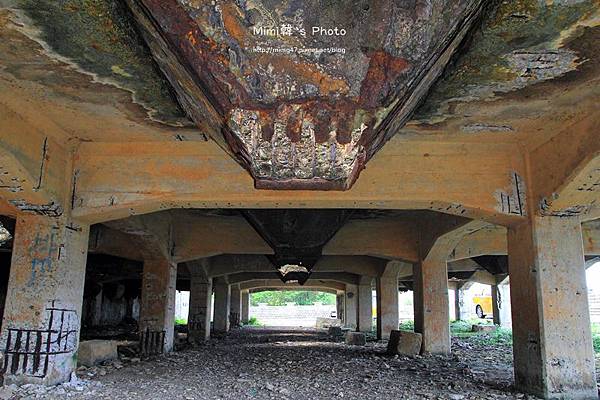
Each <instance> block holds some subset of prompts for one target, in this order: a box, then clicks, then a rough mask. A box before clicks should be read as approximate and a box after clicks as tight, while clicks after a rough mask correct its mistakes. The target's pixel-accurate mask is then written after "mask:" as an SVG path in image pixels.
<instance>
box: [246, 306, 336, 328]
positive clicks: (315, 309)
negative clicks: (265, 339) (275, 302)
mask: <svg viewBox="0 0 600 400" xmlns="http://www.w3.org/2000/svg"><path fill="white" fill-rule="evenodd" d="M334 311H336V305H335V304H314V305H308V306H300V305H296V304H286V305H285V306H269V305H266V304H259V305H258V306H250V316H251V317H256V319H258V322H259V323H261V324H265V325H268V326H303V327H312V328H314V327H315V324H316V322H317V318H331V313H332V312H334Z"/></svg>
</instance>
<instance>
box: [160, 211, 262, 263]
mask: <svg viewBox="0 0 600 400" xmlns="http://www.w3.org/2000/svg"><path fill="white" fill-rule="evenodd" d="M172 215H173V219H174V220H175V221H176V223H175V224H174V226H173V243H174V246H173V258H174V260H175V261H176V262H185V261H191V260H197V259H199V258H205V257H212V256H215V255H219V254H260V255H262V254H273V249H271V247H270V246H269V245H268V244H266V243H265V241H264V240H263V238H261V237H260V235H259V234H258V233H256V231H255V230H254V228H252V227H251V226H250V224H248V222H247V221H246V219H245V218H243V217H240V216H213V215H203V214H198V213H193V212H190V211H185V212H184V213H181V212H179V211H178V210H173V211H172Z"/></svg>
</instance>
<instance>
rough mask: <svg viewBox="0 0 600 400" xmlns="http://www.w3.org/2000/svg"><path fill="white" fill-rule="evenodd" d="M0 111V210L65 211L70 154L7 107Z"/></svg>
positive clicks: (68, 191)
mask: <svg viewBox="0 0 600 400" xmlns="http://www.w3.org/2000/svg"><path fill="white" fill-rule="evenodd" d="M0 109H1V110H2V112H0V127H2V129H0V202H1V203H4V204H3V205H2V207H0V208H1V209H2V210H4V211H6V212H8V213H10V214H15V212H31V213H36V214H44V215H50V216H56V215H60V214H62V213H63V212H64V211H65V210H69V209H70V208H71V204H70V194H71V193H70V188H71V186H72V182H71V174H70V168H71V153H70V152H69V151H67V150H66V149H65V148H63V147H61V146H60V145H59V144H58V143H57V142H56V141H55V140H54V139H53V138H52V137H49V136H47V135H45V134H44V133H43V132H42V131H40V130H38V129H36V128H35V127H34V126H32V125H29V124H27V123H25V122H24V120H23V119H22V118H21V116H20V115H19V113H17V112H15V111H14V110H12V109H11V107H10V106H9V105H8V104H4V103H1V102H0ZM13 216H14V215H13Z"/></svg>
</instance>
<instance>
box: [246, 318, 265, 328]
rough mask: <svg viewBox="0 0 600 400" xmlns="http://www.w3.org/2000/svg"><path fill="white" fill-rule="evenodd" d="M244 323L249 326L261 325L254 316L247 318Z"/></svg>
mask: <svg viewBox="0 0 600 400" xmlns="http://www.w3.org/2000/svg"><path fill="white" fill-rule="evenodd" d="M246 325H249V326H262V325H263V324H261V323H260V322H259V321H258V319H256V317H250V319H248V323H247V324H246Z"/></svg>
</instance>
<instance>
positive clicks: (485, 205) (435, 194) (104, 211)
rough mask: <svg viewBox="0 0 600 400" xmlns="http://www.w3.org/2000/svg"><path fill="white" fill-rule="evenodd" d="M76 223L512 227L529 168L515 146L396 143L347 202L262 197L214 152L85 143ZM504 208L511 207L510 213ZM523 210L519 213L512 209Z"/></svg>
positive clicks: (292, 195) (192, 145)
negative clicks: (356, 220)
mask: <svg viewBox="0 0 600 400" xmlns="http://www.w3.org/2000/svg"><path fill="white" fill-rule="evenodd" d="M75 170H76V171H77V175H78V181H77V182H78V183H77V187H76V191H75V193H74V197H75V202H74V204H75V209H74V215H75V216H77V217H79V218H82V219H84V220H86V221H89V222H101V221H105V220H111V219H116V218H124V217H127V216H129V215H133V214H144V213H149V212H154V211H158V210H164V209H171V208H282V207H285V208H368V209H427V210H433V211H440V212H444V213H449V214H458V215H462V216H469V217H474V218H475V217H479V218H484V219H486V220H490V221H494V222H497V223H501V224H505V223H510V222H515V221H518V220H520V219H521V215H520V213H519V211H518V210H515V208H514V206H513V208H510V207H507V206H506V201H505V199H506V198H510V197H515V193H514V192H515V190H516V189H515V182H514V176H515V174H517V175H519V174H520V173H521V171H522V170H523V159H522V157H521V156H520V153H519V152H518V151H517V148H516V147H515V146H514V145H512V144H498V143H489V142H485V143H476V142H469V143H462V142H455V141H450V142H444V141H441V138H440V137H435V138H427V139H419V140H416V139H410V138H406V137H404V138H400V137H395V138H393V139H392V140H390V142H389V143H388V144H387V145H386V146H385V147H384V148H383V149H382V150H381V151H380V152H379V153H378V154H377V155H376V156H375V157H374V158H373V160H372V161H371V162H370V163H369V167H368V168H367V169H366V170H365V171H364V172H363V173H362V174H361V177H360V179H359V180H358V181H357V182H356V184H355V185H354V187H353V188H352V189H351V190H349V191H346V192H327V191H301V190H299V191H289V190H288V191H285V190H277V191H272V190H256V189H254V187H253V182H252V178H251V177H250V175H249V174H248V173H247V172H246V171H244V170H243V169H242V168H241V167H240V166H239V165H238V164H237V163H235V161H233V160H232V159H231V158H230V157H229V156H228V155H227V154H225V153H224V152H223V151H222V150H220V149H219V148H218V147H217V145H216V144H214V143H212V142H174V143H154V142H152V143H143V144H140V143H135V144H133V143H131V144H128V143H81V145H80V146H79V148H78V154H77V157H76V163H75ZM503 201H504V203H503ZM513 204H515V203H513Z"/></svg>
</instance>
